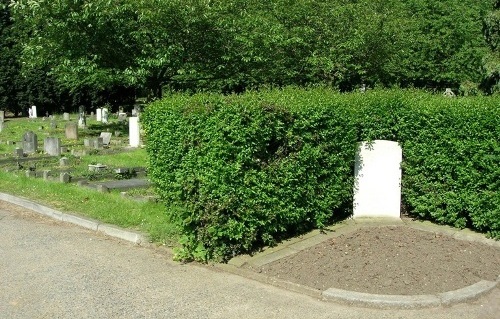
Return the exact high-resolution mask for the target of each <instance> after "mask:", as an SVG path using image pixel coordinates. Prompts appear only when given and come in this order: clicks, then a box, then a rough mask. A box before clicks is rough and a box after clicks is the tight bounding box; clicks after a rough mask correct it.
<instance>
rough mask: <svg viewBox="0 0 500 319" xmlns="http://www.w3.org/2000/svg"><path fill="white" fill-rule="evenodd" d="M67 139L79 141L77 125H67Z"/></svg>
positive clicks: (71, 123) (70, 123)
mask: <svg viewBox="0 0 500 319" xmlns="http://www.w3.org/2000/svg"><path fill="white" fill-rule="evenodd" d="M65 133H66V138H67V139H69V140H77V139H78V126H77V125H76V123H73V122H69V123H66V127H65Z"/></svg>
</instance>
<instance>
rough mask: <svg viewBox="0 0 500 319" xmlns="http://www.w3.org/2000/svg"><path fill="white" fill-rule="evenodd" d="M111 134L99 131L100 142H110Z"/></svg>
mask: <svg viewBox="0 0 500 319" xmlns="http://www.w3.org/2000/svg"><path fill="white" fill-rule="evenodd" d="M112 135H113V134H111V133H110V132H101V137H102V144H103V145H109V143H110V142H111V136H112Z"/></svg>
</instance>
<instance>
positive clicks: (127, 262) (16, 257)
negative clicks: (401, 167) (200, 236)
mask: <svg viewBox="0 0 500 319" xmlns="http://www.w3.org/2000/svg"><path fill="white" fill-rule="evenodd" d="M499 300H500V290H499V289H496V290H495V291H493V292H492V293H491V294H489V295H488V296H486V297H483V298H482V299H480V300H478V301H476V302H473V303H468V304H461V305H456V306H453V307H448V308H434V309H422V310H407V311H403V310H376V309H366V308H356V307H348V306H344V305H338V304H335V303H329V302H324V301H319V300H315V299H314V298H311V297H308V296H304V295H301V294H297V293H293V292H290V291H286V290H283V289H280V288H275V287H272V286H269V285H265V284H262V283H259V282H256V281H252V280H249V279H246V278H243V277H239V276H236V275H232V274H227V273H224V272H221V271H216V270H214V269H212V268H210V267H201V266H197V265H192V264H187V265H182V264H179V263H175V262H172V261H171V256H169V255H168V253H167V252H165V251H164V250H162V249H152V248H144V247H137V246H133V245H131V244H128V243H124V242H120V241H118V240H116V239H111V238H108V237H105V236H101V235H99V234H97V233H95V232H91V231H88V230H85V229H81V228H79V227H75V226H71V225H68V224H64V223H60V222H54V221H52V220H49V219H46V218H44V217H43V218H42V217H40V216H38V215H35V214H33V213H30V212H29V211H26V210H23V209H20V208H18V207H17V206H13V205H10V204H7V203H5V202H0V318H1V319H4V318H5V319H20V318H22V319H25V318H50V319H55V318H71V319H73V318H121V319H122V318H301V319H304V318H438V319H444V318H461V319H466V318H484V319H487V318H491V319H493V318H496V317H495V316H496V315H497V314H498V313H500V305H499Z"/></svg>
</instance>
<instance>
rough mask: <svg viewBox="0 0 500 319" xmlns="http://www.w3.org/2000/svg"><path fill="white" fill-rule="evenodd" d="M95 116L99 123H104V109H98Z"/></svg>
mask: <svg viewBox="0 0 500 319" xmlns="http://www.w3.org/2000/svg"><path fill="white" fill-rule="evenodd" d="M95 116H96V120H97V122H101V121H102V109H96V110H95Z"/></svg>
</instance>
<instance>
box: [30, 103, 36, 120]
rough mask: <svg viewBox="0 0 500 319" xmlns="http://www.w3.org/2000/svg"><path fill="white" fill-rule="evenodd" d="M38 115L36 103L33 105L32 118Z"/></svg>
mask: <svg viewBox="0 0 500 319" xmlns="http://www.w3.org/2000/svg"><path fill="white" fill-rule="evenodd" d="M37 117H38V115H37V113H36V105H33V106H32V107H31V118H34V119H36V118H37Z"/></svg>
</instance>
